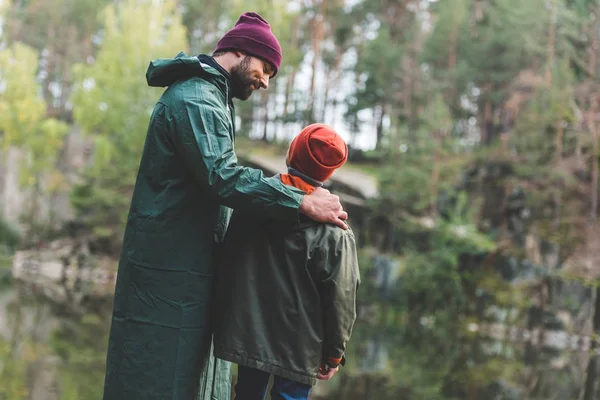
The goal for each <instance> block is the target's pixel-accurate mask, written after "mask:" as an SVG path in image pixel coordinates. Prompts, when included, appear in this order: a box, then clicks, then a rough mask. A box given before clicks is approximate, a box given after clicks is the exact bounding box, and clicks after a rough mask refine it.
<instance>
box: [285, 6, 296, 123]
mask: <svg viewBox="0 0 600 400" xmlns="http://www.w3.org/2000/svg"><path fill="white" fill-rule="evenodd" d="M299 21H300V20H299V18H296V19H295V20H294V23H293V24H292V38H291V41H290V45H291V47H292V48H297V47H298V32H299V29H298V25H299ZM297 72H298V66H294V67H293V68H292V71H291V72H290V74H289V75H288V76H287V81H286V84H285V97H284V101H283V116H282V119H283V120H284V122H285V121H286V120H287V117H288V113H289V110H288V106H289V101H290V95H291V93H292V91H293V90H294V82H295V80H296V73H297Z"/></svg>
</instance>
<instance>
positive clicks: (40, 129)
mask: <svg viewBox="0 0 600 400" xmlns="http://www.w3.org/2000/svg"><path fill="white" fill-rule="evenodd" d="M37 60H38V57H37V54H36V52H35V50H33V49H32V48H30V47H28V46H26V45H23V44H21V43H15V44H13V45H11V46H9V47H8V48H6V49H4V50H2V51H0V94H1V96H0V151H1V152H2V153H4V155H6V154H7V152H8V151H9V150H10V149H11V148H18V149H20V150H22V151H23V157H22V158H21V169H20V173H21V182H22V184H23V185H24V186H25V185H26V186H27V187H29V188H30V190H31V195H32V196H31V198H30V204H29V207H28V212H27V213H26V215H25V222H26V223H27V225H28V227H29V228H32V227H33V225H35V224H36V221H39V220H40V217H41V216H40V215H39V205H38V201H39V200H40V198H41V196H42V195H43V194H44V193H54V192H55V191H56V190H58V189H59V188H60V186H61V185H62V182H63V180H62V175H61V174H60V173H59V172H58V171H56V169H55V167H56V162H57V159H58V152H59V150H60V149H61V148H62V145H63V138H64V136H65V135H66V133H67V132H68V126H67V125H66V124H65V123H64V122H61V121H58V120H56V119H52V118H47V117H46V103H45V101H44V99H43V98H42V97H41V96H39V94H38V93H39V85H38V83H37V82H36V72H37ZM48 178H50V179H48Z"/></svg>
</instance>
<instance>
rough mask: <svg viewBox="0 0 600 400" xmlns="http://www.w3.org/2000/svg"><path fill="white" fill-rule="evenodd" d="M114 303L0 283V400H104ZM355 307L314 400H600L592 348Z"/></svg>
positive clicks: (45, 285) (85, 289) (56, 288)
mask: <svg viewBox="0 0 600 400" xmlns="http://www.w3.org/2000/svg"><path fill="white" fill-rule="evenodd" d="M61 285H62V286H61ZM111 309H112V304H111V296H110V287H106V286H104V290H100V291H98V290H91V286H89V285H85V284H82V283H81V282H79V283H78V284H75V285H69V284H67V283H66V281H64V280H63V282H62V283H60V282H58V283H57V281H43V280H40V281H36V282H33V281H32V280H29V281H28V282H20V281H18V280H14V279H4V280H2V281H1V283H0V400H21V399H24V400H25V399H27V400H96V399H101V397H102V385H103V379H104V359H105V353H106V345H107V338H108V330H109V324H110V313H111ZM361 314H362V319H361V320H359V321H358V322H357V325H356V329H355V332H354V335H353V338H352V340H351V343H350V345H349V348H348V353H347V359H348V363H347V366H346V367H343V368H342V369H341V372H340V373H339V374H338V375H337V376H336V377H334V379H333V380H331V381H329V382H326V383H322V384H321V383H320V384H319V385H318V386H317V387H316V388H315V389H314V391H313V396H312V398H313V399H315V400H317V399H319V400H325V399H347V400H363V399H369V400H371V399H373V400H392V399H393V400H397V399H402V400H413V399H414V400H438V399H440V400H441V399H461V400H463V399H468V400H478V399H481V400H516V399H519V400H526V399H528V400H534V399H535V400H542V399H543V400H553V399H556V400H569V399H573V400H575V399H577V400H579V399H584V400H592V399H597V398H598V393H597V388H596V386H597V385H596V378H597V375H598V366H597V365H596V363H597V362H598V360H597V359H596V358H594V360H593V361H594V362H593V363H592V364H591V368H592V371H591V374H588V373H587V369H588V360H589V357H590V356H589V354H590V352H589V351H577V350H569V348H567V349H566V350H565V349H560V348H556V346H555V347H554V348H553V347H550V346H544V345H543V344H539V343H538V344H535V343H532V341H524V340H511V335H508V334H507V335H506V336H505V339H504V340H502V339H499V338H495V339H494V338H492V337H491V336H493V335H489V334H482V333H481V331H482V330H483V329H472V327H473V326H482V325H481V324H479V325H478V324H476V322H473V321H471V322H470V323H465V324H462V323H461V324H457V323H456V321H462V319H463V317H464V316H458V315H446V316H443V317H444V318H438V319H437V320H432V319H431V318H427V317H423V318H420V319H419V320H418V321H419V322H418V323H416V324H414V323H413V325H411V326H409V325H408V322H406V321H407V320H406V318H403V316H402V315H395V316H394V314H393V313H392V317H391V318H385V321H383V320H381V321H379V320H374V319H373V316H372V315H370V314H369V310H363V311H362V313H361ZM461 326H463V327H464V329H463V328H461ZM588 376H589V378H588Z"/></svg>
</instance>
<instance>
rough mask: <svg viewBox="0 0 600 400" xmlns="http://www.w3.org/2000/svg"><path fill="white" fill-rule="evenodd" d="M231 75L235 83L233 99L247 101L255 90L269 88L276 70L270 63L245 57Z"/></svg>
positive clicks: (232, 69)
mask: <svg viewBox="0 0 600 400" xmlns="http://www.w3.org/2000/svg"><path fill="white" fill-rule="evenodd" d="M229 73H230V75H231V80H232V81H233V97H235V98H238V99H240V100H247V99H248V98H249V97H250V95H251V94H252V92H254V91H255V90H259V89H260V88H264V89H267V88H268V87H269V79H270V78H271V76H272V75H273V73H274V70H273V67H272V66H271V65H270V64H269V63H268V62H265V61H262V60H260V59H258V58H256V57H252V56H248V55H245V56H244V58H242V59H241V61H240V62H239V63H238V64H237V65H235V66H233V67H232V68H231V71H229Z"/></svg>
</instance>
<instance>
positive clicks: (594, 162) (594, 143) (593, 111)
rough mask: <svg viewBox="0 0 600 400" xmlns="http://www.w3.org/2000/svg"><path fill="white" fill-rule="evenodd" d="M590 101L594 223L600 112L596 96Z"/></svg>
mask: <svg viewBox="0 0 600 400" xmlns="http://www.w3.org/2000/svg"><path fill="white" fill-rule="evenodd" d="M591 97H592V98H591V100H590V112H589V113H588V118H589V119H588V129H589V130H590V135H591V137H592V184H591V187H590V192H591V199H590V200H591V213H590V217H591V219H592V221H595V220H596V219H597V218H598V167H599V166H598V157H600V152H599V151H598V147H599V144H598V139H599V138H598V131H597V130H596V123H595V119H596V114H597V112H598V101H597V99H596V96H595V94H592V95H591Z"/></svg>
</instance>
